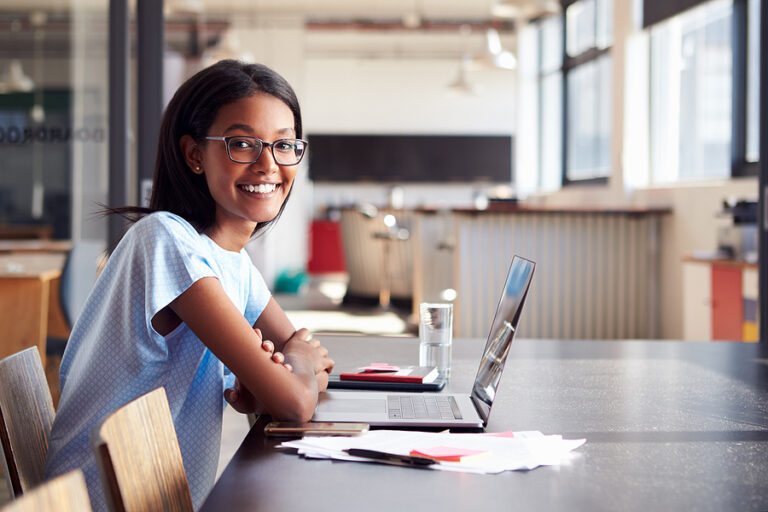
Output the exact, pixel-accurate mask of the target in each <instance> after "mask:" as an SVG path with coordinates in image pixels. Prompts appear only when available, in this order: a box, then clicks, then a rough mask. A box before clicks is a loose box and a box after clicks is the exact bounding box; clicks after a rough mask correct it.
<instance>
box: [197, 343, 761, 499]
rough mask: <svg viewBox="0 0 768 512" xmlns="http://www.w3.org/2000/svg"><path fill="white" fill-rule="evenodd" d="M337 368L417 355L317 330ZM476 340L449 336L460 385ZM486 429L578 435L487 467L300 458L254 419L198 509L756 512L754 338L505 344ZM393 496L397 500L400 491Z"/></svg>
mask: <svg viewBox="0 0 768 512" xmlns="http://www.w3.org/2000/svg"><path fill="white" fill-rule="evenodd" d="M323 340H324V343H325V344H326V345H327V346H328V347H329V348H330V349H331V353H332V357H333V358H334V359H335V360H336V361H337V367H339V366H346V367H354V365H356V364H358V363H368V362H371V361H387V362H390V363H393V364H405V363H410V362H413V361H415V360H416V359H417V354H418V349H417V341H416V340H415V339H410V338H399V339H398V338H357V337H349V338H346V337H324V338H323ZM481 352H482V342H481V341H479V340H456V341H455V344H454V359H453V361H454V364H453V370H454V377H453V379H452V382H451V388H453V390H457V391H467V392H468V391H469V389H470V384H471V382H472V380H473V378H474V373H475V371H476V365H477V360H478V358H479V355H480V353H481ZM510 356H511V358H512V359H511V360H510V361H509V362H508V365H507V369H506V370H505V374H504V377H503V378H502V381H501V391H500V393H499V396H498V398H497V401H496V403H495V404H494V408H493V411H492V413H491V420H490V423H489V425H488V431H490V432H497V431H503V430H540V431H542V432H544V433H549V434H563V435H564V436H565V437H568V438H579V437H585V438H586V439H587V443H586V444H585V445H584V446H582V447H581V448H579V449H578V450H577V451H576V452H574V453H575V455H574V456H573V457H572V459H571V460H569V461H567V462H566V463H564V464H562V465H561V466H558V467H542V468H538V469H535V470H533V471H529V472H507V473H502V474H500V475H471V474H462V473H450V472H444V471H428V470H419V469H411V468H400V467H392V466H382V465H376V464H360V463H348V462H332V461H315V460H304V459H301V458H299V457H298V456H296V455H290V454H287V453H282V452H280V451H278V450H275V449H273V446H274V444H275V442H274V441H273V440H271V439H265V438H264V437H263V435H262V433H261V428H260V427H263V424H264V423H263V420H262V422H260V423H257V424H256V425H255V426H254V428H253V429H252V430H251V432H250V433H249V434H248V436H247V437H246V438H245V440H244V441H243V444H242V446H241V447H240V449H239V450H238V452H237V453H236V454H235V456H234V458H233V460H232V461H231V463H230V464H229V466H228V467H227V468H226V470H225V471H224V473H223V474H222V476H221V479H220V480H219V482H218V483H217V484H216V486H215V487H214V488H213V490H212V492H211V494H210V496H209V497H208V500H207V501H206V503H205V504H204V506H203V510H204V511H220V510H227V511H230V510H235V511H237V510H249V511H270V512H280V511H299V510H312V511H323V510H329V511H330V510H333V511H334V512H338V511H340V510H365V511H371V510H398V509H402V510H405V508H403V507H400V506H398V505H396V504H395V502H393V501H392V496H393V495H395V494H397V495H400V496H403V497H404V499H406V500H410V502H411V503H413V505H410V506H407V508H408V509H413V508H420V509H428V510H442V511H453V510H463V511H468V512H472V511H482V512H485V511H489V510H513V509H514V510H569V511H570V510H589V511H594V510H622V511H626V510H639V511H640V510H641V511H644V512H645V511H649V510H697V511H698V510H713V511H728V510H740V511H742V510H755V511H766V510H768V347H765V346H760V345H759V344H750V343H725V342H720V343H718V342H710V343H692V342H687V343H686V342H665V341H615V342H614V341H550V340H516V341H515V342H514V345H513V346H512V350H511V352H510ZM406 503H407V501H406Z"/></svg>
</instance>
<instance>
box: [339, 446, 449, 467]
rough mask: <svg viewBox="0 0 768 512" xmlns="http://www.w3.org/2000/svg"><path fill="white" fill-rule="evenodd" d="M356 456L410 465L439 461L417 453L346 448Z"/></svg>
mask: <svg viewBox="0 0 768 512" xmlns="http://www.w3.org/2000/svg"><path fill="white" fill-rule="evenodd" d="M344 451H345V452H346V453H348V454H350V455H354V456H355V457H364V458H366V459H373V460H380V461H382V462H390V463H396V464H406V465H408V466H431V465H432V464H437V463H438V461H436V460H435V459H430V458H428V457H418V456H416V455H400V454H397V453H388V452H380V451H378V450H366V449H365V448H349V449H347V450H344Z"/></svg>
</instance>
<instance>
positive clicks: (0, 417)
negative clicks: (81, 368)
mask: <svg viewBox="0 0 768 512" xmlns="http://www.w3.org/2000/svg"><path fill="white" fill-rule="evenodd" d="M54 414H55V412H54V409H53V402H52V401H51V392H50V390H49V389H48V382H47V380H46V378H45V371H44V370H43V363H42V361H41V360H40V353H39V352H38V350H37V347H30V348H27V349H24V350H22V351H21V352H17V353H15V354H13V355H10V356H8V357H6V358H5V359H2V360H0V444H2V446H3V463H4V466H5V475H6V478H7V479H8V481H9V486H10V488H11V490H12V492H13V494H14V495H15V496H19V495H21V494H23V493H25V492H26V491H28V490H29V489H31V488H32V487H34V486H36V485H38V484H40V483H41V482H42V481H43V472H44V471H45V457H46V456H47V454H48V438H49V437H50V435H51V425H52V424H53V417H54Z"/></svg>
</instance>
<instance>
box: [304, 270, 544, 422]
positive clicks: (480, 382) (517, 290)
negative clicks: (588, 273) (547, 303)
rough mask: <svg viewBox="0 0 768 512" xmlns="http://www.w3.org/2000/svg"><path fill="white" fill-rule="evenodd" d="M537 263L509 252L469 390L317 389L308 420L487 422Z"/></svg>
mask: <svg viewBox="0 0 768 512" xmlns="http://www.w3.org/2000/svg"><path fill="white" fill-rule="evenodd" d="M535 267H536V264H535V263H534V262H532V261H529V260H527V259H525V258H521V257H519V256H514V257H513V258H512V263H511V264H510V266H509V271H508V272H507V279H506V282H505V284H504V287H503V289H502V292H501V298H500V299H499V303H498V306H497V307H496V314H495V316H494V318H493V322H492V323H491V328H490V332H489V333H488V338H487V340H486V343H485V348H484V349H483V353H482V356H481V358H480V365H479V368H478V370H477V375H476V376H475V382H474V384H473V386H472V390H471V392H470V393H469V394H468V395H465V394H442V393H441V394H424V393H420V394H415V393H376V392H363V391H346V392H345V391H326V392H324V393H320V398H319V400H318V404H317V408H316V409H315V414H314V416H312V421H336V422H363V423H368V424H370V425H372V426H384V427H398V426H400V427H440V428H442V427H462V428H466V427H470V428H483V427H485V426H486V425H487V424H488V417H489V416H490V413H491V407H492V406H493V400H494V398H495V397H496V390H497V389H498V387H499V382H500V381H501V374H502V372H503V370H504V365H505V363H506V360H507V354H508V353H509V347H510V345H511V344H512V339H513V338H514V336H515V333H516V331H517V328H518V325H519V323H520V316H521V313H522V310H523V305H524V304H525V299H526V297H527V296H528V290H529V288H530V285H531V280H532V279H533V271H534V269H535Z"/></svg>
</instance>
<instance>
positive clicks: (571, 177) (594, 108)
mask: <svg viewBox="0 0 768 512" xmlns="http://www.w3.org/2000/svg"><path fill="white" fill-rule="evenodd" d="M612 43H613V2H612V0H577V1H576V2H572V3H570V4H569V5H567V6H566V8H565V53H566V55H565V61H564V63H563V70H564V72H565V90H566V93H565V103H566V106H565V109H564V113H565V126H566V129H565V148H564V150H565V172H564V183H566V184H567V183H573V182H585V181H593V180H600V181H603V180H605V179H606V178H607V177H608V176H609V175H610V173H611V97H612V94H611V67H612V66H611V56H610V53H609V51H610V46H611V44H612Z"/></svg>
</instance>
